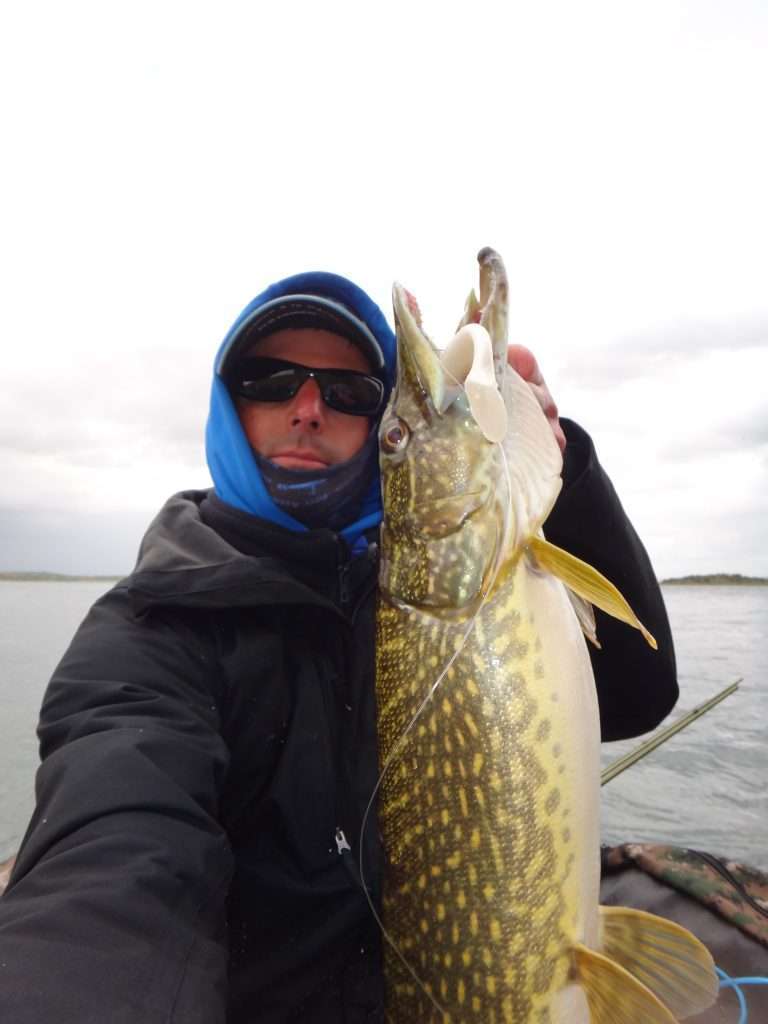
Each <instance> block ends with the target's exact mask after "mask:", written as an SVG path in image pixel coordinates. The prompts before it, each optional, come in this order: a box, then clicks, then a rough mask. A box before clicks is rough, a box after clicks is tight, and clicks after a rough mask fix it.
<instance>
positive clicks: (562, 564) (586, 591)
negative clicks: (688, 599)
mask: <svg viewBox="0 0 768 1024" xmlns="http://www.w3.org/2000/svg"><path fill="white" fill-rule="evenodd" d="M528 547H529V550H530V551H531V553H532V554H533V556H534V558H535V559H536V561H537V562H538V563H539V565H540V566H541V567H542V569H546V570H547V571H548V572H551V573H552V575H553V576H557V578H558V579H559V580H562V582H563V583H564V584H565V585H566V587H568V588H570V589H571V590H572V591H573V592H574V593H575V594H578V595H579V597H583V598H584V600H585V601H589V602H590V603H591V604H593V605H596V607H598V608H601V609H602V610H603V611H604V612H607V613H608V615H612V616H613V617H614V618H615V619H621V621H622V622H626V623H627V624H628V625H630V626H634V627H635V629H639V630H640V632H641V633H642V634H643V636H644V637H645V639H646V641H647V642H648V643H649V644H650V646H651V647H653V649H654V650H656V649H657V647H658V644H657V643H656V641H655V640H654V638H653V637H652V636H651V634H650V633H649V632H648V630H647V629H646V628H645V626H644V625H643V624H642V622H641V621H640V619H638V617H637V616H636V615H635V613H634V612H633V611H632V609H631V608H630V607H629V605H628V604H627V602H626V600H625V599H624V598H623V597H622V595H621V594H620V592H619V591H618V590H617V589H616V587H614V585H613V584H612V583H611V582H610V580H607V579H606V578H605V576H603V575H602V574H601V573H599V572H598V571H597V569H593V568H592V566H591V565H588V564H587V563H586V562H582V560H581V559H580V558H577V557H576V556H575V555H571V554H569V553H568V552H567V551H563V549H562V548H558V547H556V546H555V545H554V544H550V543H549V541H548V540H544V538H543V537H532V538H531V540H530V541H529V542H528Z"/></svg>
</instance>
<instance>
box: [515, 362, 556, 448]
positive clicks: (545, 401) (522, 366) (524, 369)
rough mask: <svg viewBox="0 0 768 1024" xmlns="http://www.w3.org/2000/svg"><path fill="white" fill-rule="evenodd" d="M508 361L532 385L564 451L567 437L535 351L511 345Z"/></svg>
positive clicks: (532, 389)
mask: <svg viewBox="0 0 768 1024" xmlns="http://www.w3.org/2000/svg"><path fill="white" fill-rule="evenodd" d="M507 362H508V363H509V365H510V366H511V367H512V369H513V370H515V371H516V372H517V373H519V374H520V376H521V377H522V378H523V380H524V381H526V382H527V383H528V385H529V386H530V388H531V391H532V392H533V393H534V395H535V397H536V401H537V402H538V403H539V405H540V406H541V408H542V410H543V412H544V415H545V416H546V417H547V420H548V421H549V425H550V427H551V428H552V433H553V434H554V435H555V440H556V441H557V443H558V446H559V448H560V451H561V452H564V451H565V445H566V439H565V434H564V433H563V428H562V427H561V426H560V419H559V415H558V410H557V405H556V404H555V400H554V398H553V397H552V393H551V392H550V390H549V388H548V387H547V384H546V381H545V380H544V377H543V376H542V373H541V370H540V369H539V364H538V363H537V362H536V357H535V356H534V354H533V352H531V350H530V349H529V348H525V346H524V345H510V346H509V347H508V349H507Z"/></svg>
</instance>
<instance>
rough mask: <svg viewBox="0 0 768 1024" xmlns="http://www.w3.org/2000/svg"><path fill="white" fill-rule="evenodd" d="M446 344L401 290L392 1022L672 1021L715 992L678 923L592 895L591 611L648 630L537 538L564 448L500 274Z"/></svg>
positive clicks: (390, 611) (385, 485)
mask: <svg viewBox="0 0 768 1024" xmlns="http://www.w3.org/2000/svg"><path fill="white" fill-rule="evenodd" d="M478 259H479V262H480V295H479V298H478V297H476V296H475V294H474V292H473V293H472V294H471V295H470V298H469V300H468V302H467V305H466V309H465V314H464V317H463V319H462V321H461V323H460V325H459V330H458V333H457V335H456V337H455V338H454V339H453V341H451V342H450V343H449V344H448V346H447V347H446V348H445V349H444V350H443V351H442V352H441V351H438V349H437V348H435V346H433V344H432V343H431V341H430V340H429V338H428V337H427V335H426V334H425V333H424V331H423V329H422V326H421V317H420V313H419V309H418V306H417V304H416V301H415V299H414V298H413V297H412V296H411V295H410V294H409V293H408V292H407V291H406V290H405V289H404V288H402V287H401V286H399V285H395V287H394V310H395V321H396V328H397V341H398V376H397V383H396V387H395V390H394V393H393V396H392V398H391V401H390V405H389V407H388V409H387V411H386V412H385V415H384V418H383V420H382V424H381V428H380V435H379V437H380V453H381V454H380V461H381V469H382V493H383V503H384V522H383V526H382V537H381V574H380V597H379V606H378V610H377V631H378V632H377V683H376V691H377V704H378V730H379V747H380V765H381V777H380V783H379V785H380V789H379V793H378V800H379V805H378V813H379V823H380V829H381V834H382V839H383V844H384V850H385V872H384V882H383V900H382V922H383V930H384V935H385V938H386V940H387V942H386V943H385V950H386V952H385V979H386V986H387V1004H386V1005H387V1019H388V1020H390V1021H393V1022H398V1024H417V1022H441V1024H460V1022H465V1021H466V1022H470V1021H471V1022H480V1021H482V1022H483V1024H501V1022H510V1024H586V1022H591V1024H608V1022H611V1024H630V1022H632V1024H641V1022H642V1024H672V1022H673V1021H675V1020H677V1019H679V1018H682V1017H684V1016H688V1015H690V1014H692V1013H696V1012H699V1011H701V1010H703V1009H704V1008H706V1007H707V1006H708V1005H710V1004H711V1003H712V1002H713V1001H714V999H715V997H716V994H717V978H716V975H715V971H714V966H713V963H712V959H711V957H710V956H709V953H708V952H707V950H706V949H705V948H704V946H703V945H702V944H701V943H700V942H699V941H698V940H697V939H695V938H694V937H693V936H692V935H690V934H689V933H688V932H687V931H685V930H684V929H683V928H680V927H679V926H678V925H676V924H673V923H671V922H668V921H665V920H662V919H660V918H657V917H654V916H652V915H649V914H646V913H644V912H641V911H637V910H632V909H625V908H613V907H612V908H604V907H599V906H598V900H599V842H600V835H599V791H600V774H599V742H600V735H599V720H598V709H597V700H596V694H595V686H594V677H593V675H592V670H591V665H590V661H589V657H588V653H587V650H586V646H585V642H584V637H583V635H582V633H586V634H587V635H589V636H591V638H592V639H593V640H594V639H595V637H594V616H593V614H591V606H592V605H597V606H598V607H600V608H603V609H604V610H606V611H607V612H609V613H610V614H613V615H615V616H617V617H619V618H621V619H623V620H624V621H626V622H627V623H629V624H630V625H632V626H635V627H636V628H638V629H641V630H642V631H643V633H644V635H645V636H646V639H647V640H648V641H649V642H650V643H651V644H654V643H655V642H654V641H653V638H652V637H651V636H650V634H648V633H647V631H646V630H645V629H644V627H643V626H642V624H641V623H640V622H639V621H638V620H637V618H636V617H635V616H634V614H633V612H632V611H631V609H630V608H629V606H628V605H627V603H626V601H625V600H624V599H623V598H622V596H621V595H620V594H619V592H618V591H617V590H616V589H615V588H614V587H613V586H612V585H611V584H610V583H609V582H608V581H607V580H605V579H604V577H602V576H601V575H600V574H599V573H598V572H597V571H596V570H594V569H592V568H591V567H590V566H588V565H586V564H585V563H583V562H580V561H579V560H578V559H576V558H575V557H573V556H571V555H569V554H567V553H566V552H564V551H562V550H560V549H558V548H556V547H554V546H553V545H551V544H549V543H548V542H547V541H546V540H545V538H544V533H543V529H542V527H543V525H544V523H545V521H546V519H547V515H548V514H549V511H550V509H551V508H552V506H553V504H554V502H555V499H556V497H557V494H558V492H559V489H560V486H561V480H560V473H561V468H562V458H561V454H560V449H559V447H558V445H557V443H556V441H555V439H554V436H553V433H552V430H551V427H550V426H549V424H548V423H547V421H546V418H545V416H544V414H543V412H542V410H541V408H540V406H539V404H538V402H537V401H536V399H535V397H534V396H533V394H532V392H531V390H530V388H529V387H528V385H527V384H526V383H525V382H524V381H523V380H521V378H520V377H518V375H517V374H516V373H515V372H514V371H513V370H512V369H511V368H510V367H508V366H507V339H506V321H507V280H506V275H505V272H504V267H503V264H502V262H501V259H500V257H499V256H498V255H497V254H496V253H495V252H493V250H490V249H485V250H483V251H482V252H481V253H480V254H479V256H478Z"/></svg>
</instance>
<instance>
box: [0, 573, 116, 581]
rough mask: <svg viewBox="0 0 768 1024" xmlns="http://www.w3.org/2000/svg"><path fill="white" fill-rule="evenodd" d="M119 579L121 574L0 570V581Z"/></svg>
mask: <svg viewBox="0 0 768 1024" xmlns="http://www.w3.org/2000/svg"><path fill="white" fill-rule="evenodd" d="M125 575H127V573H126V574H125ZM121 579H123V576H70V575H68V574H67V573H60V572H0V582H3V581H4V582H16V583H114V582H116V581H117V580H121Z"/></svg>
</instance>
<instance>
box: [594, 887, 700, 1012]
mask: <svg viewBox="0 0 768 1024" xmlns="http://www.w3.org/2000/svg"><path fill="white" fill-rule="evenodd" d="M600 922H601V930H602V944H601V948H602V952H603V953H604V955H605V956H607V957H608V958H609V959H611V960H613V961H615V962H616V963H618V964H621V966H622V967H624V968H626V970H628V971H629V972H630V974H632V975H633V977H635V978H637V979H638V981H640V982H642V984H643V985H645V986H646V987H647V988H649V989H650V990H651V991H652V992H653V993H655V995H657V996H658V997H659V999H661V1000H662V1002H663V1003H664V1004H665V1005H666V1006H668V1007H669V1008H670V1010H671V1011H672V1013H673V1014H674V1015H675V1016H676V1017H678V1018H680V1019H683V1018H685V1017H690V1016H691V1015H692V1014H694V1013H701V1012H702V1010H706V1008H707V1007H708V1006H711V1005H712V1003H714V1001H715V999H716V998H717V992H718V980H717V974H716V973H715V965H714V963H713V961H712V957H711V956H710V954H709V951H708V950H707V949H706V947H705V946H704V945H702V943H701V942H699V940H698V939H697V938H696V937H695V936H693V935H691V933H690V932H689V931H688V930H687V929H685V928H682V927H681V926H680V925H679V924H675V922H674V921H667V920H666V919H665V918H662V917H656V916H655V915H654V914H649V913H647V912H646V911H644V910H633V909H630V908H629V907H601V908H600Z"/></svg>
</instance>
